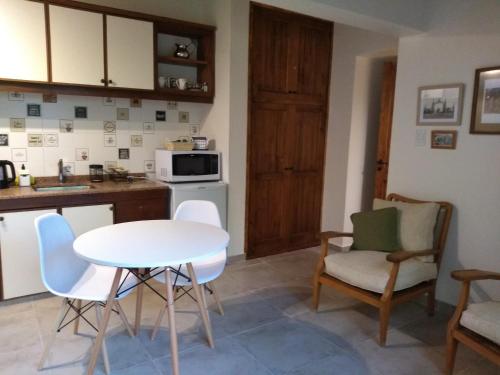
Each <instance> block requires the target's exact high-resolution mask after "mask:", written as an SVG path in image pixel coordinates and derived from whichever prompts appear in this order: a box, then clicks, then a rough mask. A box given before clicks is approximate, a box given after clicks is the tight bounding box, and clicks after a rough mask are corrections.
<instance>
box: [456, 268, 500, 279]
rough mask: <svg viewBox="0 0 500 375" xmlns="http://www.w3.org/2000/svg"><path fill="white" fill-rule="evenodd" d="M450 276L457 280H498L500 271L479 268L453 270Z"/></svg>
mask: <svg viewBox="0 0 500 375" xmlns="http://www.w3.org/2000/svg"><path fill="white" fill-rule="evenodd" d="M451 277H453V278H454V279H455V280H459V281H475V280H500V273H498V272H490V271H481V270H458V271H453V272H452V273H451Z"/></svg>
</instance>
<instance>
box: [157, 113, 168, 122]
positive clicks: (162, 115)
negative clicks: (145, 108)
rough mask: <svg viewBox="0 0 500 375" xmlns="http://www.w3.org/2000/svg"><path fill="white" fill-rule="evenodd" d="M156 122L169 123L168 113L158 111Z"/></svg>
mask: <svg viewBox="0 0 500 375" xmlns="http://www.w3.org/2000/svg"><path fill="white" fill-rule="evenodd" d="M156 121H167V113H166V112H165V111H156Z"/></svg>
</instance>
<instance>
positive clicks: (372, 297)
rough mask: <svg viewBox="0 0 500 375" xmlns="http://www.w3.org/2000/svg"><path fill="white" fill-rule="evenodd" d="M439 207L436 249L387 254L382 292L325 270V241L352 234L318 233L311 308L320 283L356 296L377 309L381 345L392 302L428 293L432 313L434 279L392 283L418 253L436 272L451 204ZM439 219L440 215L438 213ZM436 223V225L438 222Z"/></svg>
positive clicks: (402, 199) (394, 197) (398, 198)
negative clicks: (427, 257)
mask: <svg viewBox="0 0 500 375" xmlns="http://www.w3.org/2000/svg"><path fill="white" fill-rule="evenodd" d="M387 200H391V201H400V202H407V203H427V202H426V201H420V200H416V199H411V198H407V197H404V196H402V195H398V194H389V195H388V196H387ZM436 203H438V204H439V206H440V211H439V212H440V213H441V212H442V210H444V213H443V215H444V216H443V219H442V223H441V228H440V231H439V234H438V239H437V241H435V244H436V245H435V249H429V250H422V251H405V250H399V251H396V252H394V253H389V254H388V255H387V261H389V262H391V263H392V269H391V273H390V276H389V280H388V281H387V285H386V287H385V289H384V292H383V293H375V292H371V291H368V290H365V289H362V288H358V287H355V286H353V285H350V284H348V283H345V282H343V281H341V280H339V279H337V278H335V277H333V276H331V275H328V274H327V273H326V272H325V261H324V260H325V257H326V256H327V255H328V250H329V244H328V240H329V239H331V238H338V237H352V236H353V235H352V233H340V232H323V233H321V253H320V257H319V260H318V265H317V267H316V273H315V275H314V279H313V308H314V309H315V310H317V309H318V306H319V297H320V292H321V286H322V285H327V286H330V287H333V288H335V289H337V290H339V291H341V292H343V293H345V294H348V295H349V296H351V297H354V298H356V299H359V300H361V301H363V302H365V303H368V304H370V305H372V306H374V307H376V308H378V309H379V317H380V329H379V343H380V345H382V346H383V345H385V343H386V340H387V330H388V327H389V317H390V313H391V309H392V307H393V306H394V305H397V304H399V303H402V302H406V301H408V300H410V299H413V298H415V297H417V296H419V295H421V294H425V293H427V313H428V314H429V315H430V316H432V315H434V309H435V292H436V280H437V277H436V279H434V280H430V281H426V282H423V283H420V284H418V285H415V286H413V287H411V288H408V289H404V290H400V291H396V292H395V291H394V285H395V284H396V279H397V276H398V272H399V266H400V264H401V262H404V261H405V260H407V259H411V258H413V257H417V256H423V255H434V262H435V263H436V264H437V267H438V272H439V265H440V262H441V257H442V253H443V250H444V247H445V244H446V238H447V236H448V228H449V226H450V220H451V213H452V210H453V206H452V205H451V204H450V203H448V202H436ZM438 218H439V215H438ZM438 224H439V223H437V224H436V225H438Z"/></svg>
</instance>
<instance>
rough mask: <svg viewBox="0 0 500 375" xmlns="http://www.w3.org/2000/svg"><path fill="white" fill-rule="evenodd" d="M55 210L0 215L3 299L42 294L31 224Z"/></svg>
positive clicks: (36, 251)
mask: <svg viewBox="0 0 500 375" xmlns="http://www.w3.org/2000/svg"><path fill="white" fill-rule="evenodd" d="M55 212H56V210H33V211H20V212H8V213H3V214H0V218H1V220H0V249H1V258H2V287H3V298H4V299H8V298H14V297H21V296H27V295H30V294H35V293H42V292H45V291H46V290H47V289H46V288H45V286H44V285H43V282H42V277H41V273H40V255H39V250H38V239H37V236H36V231H35V226H34V224H33V223H34V221H35V219H36V218H37V217H38V216H41V215H44V214H48V213H55Z"/></svg>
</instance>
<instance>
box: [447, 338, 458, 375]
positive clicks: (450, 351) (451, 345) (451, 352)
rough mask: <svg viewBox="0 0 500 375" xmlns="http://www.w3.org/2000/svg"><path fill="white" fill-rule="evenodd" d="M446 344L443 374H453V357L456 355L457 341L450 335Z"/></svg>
mask: <svg viewBox="0 0 500 375" xmlns="http://www.w3.org/2000/svg"><path fill="white" fill-rule="evenodd" d="M447 341H448V344H447V346H446V369H445V374H446V375H451V374H453V368H454V367H455V356H456V354H457V346H458V341H457V340H455V339H454V338H453V337H452V336H451V335H448V340H447Z"/></svg>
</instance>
